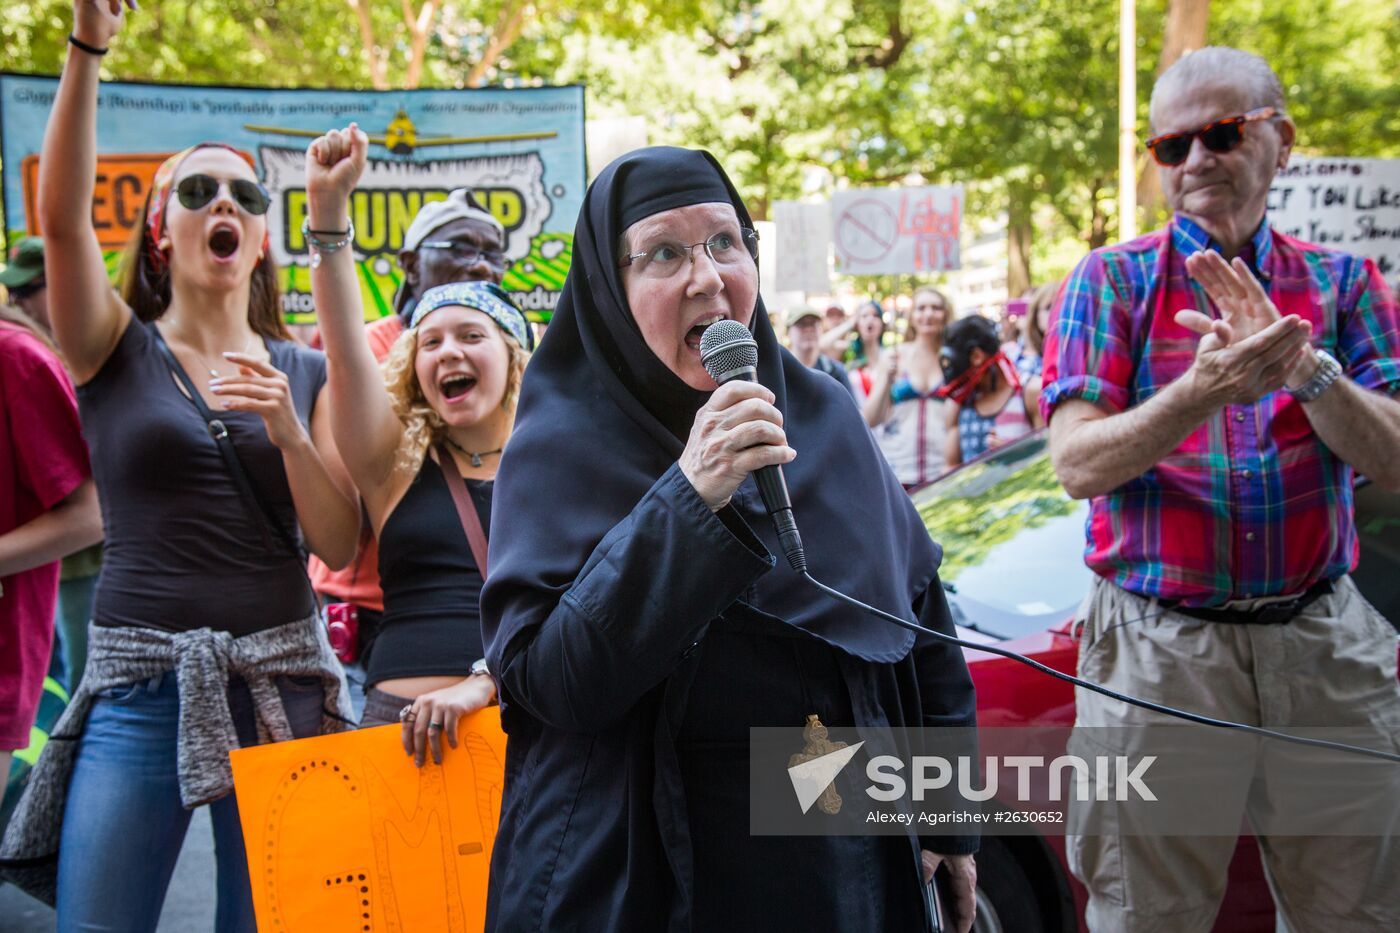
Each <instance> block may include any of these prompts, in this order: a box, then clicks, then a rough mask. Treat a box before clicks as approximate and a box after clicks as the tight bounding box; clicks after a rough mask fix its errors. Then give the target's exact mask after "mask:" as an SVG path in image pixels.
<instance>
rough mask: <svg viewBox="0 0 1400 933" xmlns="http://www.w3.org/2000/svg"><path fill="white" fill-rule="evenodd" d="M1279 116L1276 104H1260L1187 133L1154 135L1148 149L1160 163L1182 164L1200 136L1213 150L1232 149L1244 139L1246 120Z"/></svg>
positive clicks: (1148, 143) (1251, 121)
mask: <svg viewBox="0 0 1400 933" xmlns="http://www.w3.org/2000/svg"><path fill="white" fill-rule="evenodd" d="M1277 115H1278V111H1277V110H1276V109H1274V108H1273V107H1260V108H1259V109H1258V110H1251V111H1249V113H1244V114H1240V115H1239V116H1238V117H1228V118H1226V119H1224V120H1216V121H1215V122H1214V123H1207V124H1206V125H1205V126H1203V127H1201V128H1200V129H1198V130H1191V131H1190V132H1188V133H1165V134H1163V135H1161V136H1154V137H1152V138H1151V139H1149V140H1148V141H1147V149H1148V151H1149V152H1151V153H1152V158H1154V159H1156V160H1157V164H1158V165H1165V166H1168V167H1171V166H1176V165H1180V164H1181V163H1183V162H1185V161H1186V157H1187V156H1189V155H1190V154H1191V143H1192V142H1193V141H1194V140H1195V139H1196V137H1198V136H1199V137H1200V139H1201V144H1202V145H1203V146H1205V147H1206V148H1207V149H1209V150H1210V151H1211V152H1230V151H1231V150H1233V149H1238V148H1239V145H1240V143H1242V142H1244V125H1245V124H1246V123H1254V122H1255V121H1257V120H1267V119H1269V118H1270V117H1273V116H1277Z"/></svg>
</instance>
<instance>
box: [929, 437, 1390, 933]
mask: <svg viewBox="0 0 1400 933" xmlns="http://www.w3.org/2000/svg"><path fill="white" fill-rule="evenodd" d="M913 500H914V505H915V506H916V507H917V508H918V509H919V513H920V515H922V517H923V520H924V524H925V526H926V527H927V528H928V530H929V534H930V535H931V536H932V537H933V539H934V540H935V541H937V542H938V543H939V544H941V545H942V546H943V567H942V569H941V571H940V573H941V575H942V578H943V582H944V585H945V586H946V588H947V589H948V602H949V604H950V606H951V607H952V611H953V616H954V619H955V620H956V621H957V623H958V626H959V629H960V634H961V635H962V636H963V637H964V638H966V639H968V640H970V641H987V642H995V643H996V644H997V645H999V646H1001V647H1003V648H1007V649H1010V650H1012V651H1016V652H1018V653H1020V654H1023V655H1027V656H1029V657H1031V658H1034V659H1035V660H1037V661H1040V662H1041V663H1042V664H1045V665H1047V666H1049V667H1052V668H1054V669H1056V670H1060V671H1065V672H1066V673H1071V674H1072V673H1074V672H1075V664H1076V659H1077V658H1078V651H1079V643H1078V639H1077V638H1076V636H1075V633H1074V632H1073V631H1072V628H1071V623H1072V620H1073V617H1074V614H1075V611H1076V610H1077V609H1078V608H1079V604H1080V602H1081V601H1082V600H1083V598H1084V596H1085V594H1087V593H1088V591H1089V584H1090V582H1091V572H1090V571H1089V569H1088V568H1087V567H1086V566H1085V565H1084V560H1083V553H1084V521H1085V517H1086V516H1087V514H1088V503H1087V502H1084V501H1075V500H1073V499H1070V498H1069V496H1068V495H1066V493H1065V491H1064V489H1063V488H1061V486H1060V483H1059V480H1058V479H1056V477H1055V471H1054V469H1053V468H1052V466H1051V463H1050V452H1049V448H1048V445H1047V443H1046V437H1045V434H1044V432H1040V433H1037V434H1034V435H1031V436H1030V437H1026V438H1023V439H1021V440H1019V441H1017V442H1015V443H1013V444H1010V445H1008V446H1006V447H1003V448H1001V449H999V450H997V451H994V452H992V453H990V454H988V455H987V456H985V457H982V458H980V459H978V460H976V461H973V462H972V463H970V464H968V465H966V466H964V467H962V468H961V469H958V470H955V471H954V472H952V473H949V474H948V475H946V476H943V477H941V478H939V479H937V480H935V481H934V482H933V483H931V484H929V485H927V486H925V487H923V488H922V489H919V490H917V491H916V492H914V493H913ZM1356 522H1357V527H1358V529H1359V531H1360V535H1361V561H1360V564H1359V566H1358V567H1357V570H1356V572H1355V574H1354V578H1355V580H1356V583H1357V585H1358V586H1359V588H1360V589H1361V592H1362V593H1363V594H1365V596H1366V598H1367V599H1368V600H1369V601H1370V602H1371V604H1372V605H1374V606H1375V607H1376V608H1377V609H1379V610H1380V612H1381V614H1382V615H1384V616H1385V617H1386V618H1387V619H1389V620H1391V622H1392V624H1395V623H1397V620H1400V495H1396V494H1393V493H1387V492H1384V491H1382V490H1380V489H1378V488H1376V487H1375V486H1371V485H1367V484H1365V483H1362V484H1360V485H1359V486H1358V487H1357V492H1356ZM967 662H968V667H969V669H970V670H971V672H972V679H973V681H974V682H975V683H976V685H977V710H978V716H977V719H978V722H979V724H981V725H983V726H1030V725H1042V726H1043V725H1055V726H1069V725H1072V724H1073V722H1074V688H1073V687H1072V686H1071V685H1069V684H1067V683H1064V682H1063V681H1059V680H1055V679H1054V678H1051V677H1048V676H1046V675H1044V674H1041V673H1039V672H1037V671H1034V670H1031V669H1030V668H1028V667H1026V666H1024V665H1022V664H1019V663H1017V662H1015V661H1011V660H1009V659H1006V658H1001V657H997V656H995V655H990V654H986V653H984V652H979V651H968V652H967ZM1087 897H1088V895H1087V892H1086V891H1085V889H1084V887H1083V885H1081V884H1080V883H1079V882H1078V881H1077V880H1076V879H1075V878H1074V877H1073V876H1071V875H1070V873H1069V868H1068V865H1067V863H1066V861H1065V843H1064V838H1063V837H1062V836H988V837H984V838H983V840H982V850H981V852H980V853H979V854H978V856H977V924H976V926H975V927H974V930H976V931H980V933H1001V931H1006V933H1069V931H1075V930H1081V929H1084V905H1085V902H1086V900H1087ZM1215 930H1216V931H1242V933H1243V931H1259V933H1273V930H1274V908H1273V901H1272V899H1271V898H1270V895H1269V888H1268V884H1267V883H1266V881H1265V880H1264V872H1263V869H1262V867H1261V865H1260V862H1259V850H1258V846H1257V845H1256V843H1255V841H1254V839H1253V837H1250V836H1242V837H1241V838H1240V842H1239V845H1238V847H1237V848H1236V850H1235V856H1234V861H1233V862H1232V863H1231V865H1230V876H1229V886H1228V888H1227V890H1226V892H1225V900H1224V902H1223V903H1222V904H1221V907H1220V913H1219V915H1218V917H1217V918H1216V923H1215Z"/></svg>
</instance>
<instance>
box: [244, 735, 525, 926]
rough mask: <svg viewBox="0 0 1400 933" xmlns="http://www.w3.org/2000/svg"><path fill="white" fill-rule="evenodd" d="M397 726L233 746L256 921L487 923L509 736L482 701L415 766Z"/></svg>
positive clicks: (300, 923) (279, 923)
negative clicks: (438, 759)
mask: <svg viewBox="0 0 1400 933" xmlns="http://www.w3.org/2000/svg"><path fill="white" fill-rule="evenodd" d="M399 735H400V728H399V727H398V726H380V727H378V728H374V729H361V730H358V731H354V732H342V733H339V734H337V735H326V736H319V737H317V738H311V739H300V740H297V741H294V742H276V743H273V744H269V745H259V746H256V747H253V748H243V749H238V750H236V751H234V752H231V753H230V759H231V761H232V763H233V779H234V785H235V787H236V788H237V793H238V814H239V818H240V819H241V820H242V823H243V841H244V844H245V847H246V848H247V852H248V877H249V879H250V880H251V882H252V888H253V907H254V910H255V911H256V913H257V920H258V929H259V930H262V931H264V933H320V931H322V930H364V931H368V930H387V931H390V933H398V931H402V933H410V931H415V930H440V931H442V933H467V931H474V930H480V929H482V927H483V926H484V925H485V923H486V879H487V874H488V870H489V867H490V865H491V847H492V844H493V843H494V841H495V838H496V827H497V824H498V823H499V821H500V809H501V791H502V788H503V786H504V784H505V753H506V752H505V750H506V739H505V733H503V732H502V731H501V717H500V711H499V709H498V708H496V707H488V708H486V709H484V710H481V711H479V712H477V713H474V714H473V715H471V716H470V717H467V718H465V719H463V720H462V721H461V722H459V723H458V725H457V738H458V744H457V748H455V749H454V748H451V747H450V746H449V745H448V743H447V741H446V740H445V739H444V741H443V743H442V744H443V758H442V764H441V765H435V764H433V763H432V759H431V758H429V759H428V761H427V762H426V763H425V764H424V765H423V767H422V768H417V767H415V766H414V764H413V759H412V758H410V757H409V756H408V755H406V754H405V753H404V750H403V746H402V745H401V744H400V740H399Z"/></svg>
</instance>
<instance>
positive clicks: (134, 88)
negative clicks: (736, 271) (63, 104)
mask: <svg viewBox="0 0 1400 933" xmlns="http://www.w3.org/2000/svg"><path fill="white" fill-rule="evenodd" d="M57 86H58V82H57V80H56V79H53V78H45V77H35V76H27V75H13V74H0V140H2V141H3V142H2V143H0V155H3V159H4V193H5V230H6V235H7V237H10V238H13V237H14V236H16V235H19V234H23V233H36V234H42V232H43V231H42V230H41V229H40V228H39V223H38V211H37V198H38V177H39V164H38V162H39V151H40V149H41V147H42V143H43V135H44V127H45V125H46V123H47V122H48V115H49V109H50V107H51V106H52V105H53V99H54V93H55V91H56V89H57ZM351 120H354V121H356V122H358V123H359V124H360V127H361V128H362V129H363V130H365V131H366V132H367V133H368V134H369V136H370V155H369V164H368V166H367V167H366V170H365V174H364V177H363V178H362V180H361V182H360V187H359V188H358V189H357V190H356V192H355V195H354V197H353V199H352V201H351V205H350V206H351V211H350V216H351V220H352V221H353V222H354V224H355V242H354V250H355V254H356V261H357V267H358V271H359V277H360V282H361V287H362V291H363V296H364V306H365V316H366V318H367V319H374V318H378V317H382V316H384V315H386V314H389V313H390V312H391V311H392V309H393V297H394V292H395V290H396V289H397V288H398V285H399V281H400V271H399V268H398V265H397V263H396V262H395V257H396V256H397V254H398V250H399V248H400V246H401V245H402V244H403V234H404V231H405V230H406V229H407V228H408V225H409V224H410V223H411V222H412V220H413V217H414V215H415V214H416V213H417V212H418V209H419V208H420V207H421V206H422V205H423V204H424V203H426V202H429V201H434V200H440V199H442V198H445V197H446V196H447V193H448V191H450V190H451V189H453V188H458V187H467V188H471V189H473V190H474V191H475V192H476V194H477V196H478V197H479V198H480V199H481V201H482V202H483V203H484V204H485V205H486V206H487V208H488V209H489V210H490V211H491V212H492V213H493V214H494V215H495V216H496V218H497V219H498V220H500V221H501V224H502V225H503V226H504V227H505V229H506V236H507V243H506V260H507V263H508V268H507V271H506V275H505V281H504V282H503V285H504V287H505V289H506V290H507V291H509V292H510V293H511V294H512V296H513V297H514V298H515V300H516V302H517V303H518V304H519V305H520V306H521V307H522V308H523V309H524V310H525V311H526V312H527V313H529V314H530V315H531V317H533V318H534V319H535V320H538V321H547V320H548V319H549V316H550V314H551V313H552V311H553V308H554V304H555V302H556V301H557V300H558V298H559V291H560V289H561V288H562V286H563V283H564V277H565V275H566V274H567V273H568V271H569V262H570V259H571V258H572V243H573V229H574V221H575V218H576V217H577V215H578V211H579V208H580V206H581V205H582V203H583V191H584V185H585V164H584V112H583V88H582V87H579V86H568V87H541V88H523V89H511V90H507V89H501V88H487V89H473V90H460V91H458V90H453V91H436V90H417V91H383V92H377V91H323V90H297V89H275V88H227V87H195V86H180V85H159V84H130V83H122V82H105V83H103V84H102V86H101V88H100V89H99V91H98V110H97V142H98V167H97V178H96V179H95V183H96V189H95V191H94V196H93V225H94V226H95V227H96V229H97V234H98V239H99V242H100V243H101V245H102V249H103V251H104V252H105V253H107V256H108V265H109V267H110V268H113V269H115V265H116V262H115V260H116V255H117V253H118V252H119V251H120V250H121V247H122V245H123V244H124V243H125V242H126V238H127V235H128V234H129V232H130V230H131V227H132V225H133V224H134V223H135V221H136V217H137V215H138V212H139V210H140V208H141V207H142V205H143V204H144V203H145V199H146V195H147V193H148V191H149V188H150V182H151V178H152V176H153V175H154V174H155V170H156V168H157V167H158V166H159V165H160V163H161V161H162V160H164V158H165V157H166V156H167V155H169V154H170V153H172V152H178V151H180V150H181V149H184V148H185V147H187V146H190V145H193V144H194V143H198V142H201V141H204V140H218V141H220V142H224V143H228V144H229V145H231V146H233V147H235V148H236V149H238V150H240V151H242V152H246V153H247V154H248V155H249V156H250V157H251V158H252V159H253V162H254V165H255V166H256V170H257V173H258V176H259V178H260V179H261V180H262V182H263V184H264V185H265V186H266V187H267V189H268V191H269V192H270V193H271V195H272V207H271V209H270V210H269V212H268V227H269V233H270V237H271V242H272V256H273V258H274V259H275V260H276V261H277V263H278V265H279V266H280V267H281V275H280V283H281V286H282V291H283V308H284V310H285V311H286V313H287V321H288V322H289V323H294V324H305V323H313V322H314V320H315V315H314V309H313V307H312V303H311V276H310V261H309V260H310V256H309V254H308V252H307V248H306V242H305V239H304V238H303V236H302V233H301V224H302V221H303V220H304V219H305V217H306V209H307V207H306V185H305V175H306V172H305V162H304V159H305V155H304V154H305V149H306V146H307V144H308V143H310V141H311V139H313V138H314V137H316V136H318V135H320V134H321V133H323V132H325V131H326V130H327V129H330V128H332V127H340V126H344V125H345V124H347V123H349V122H350V121H351Z"/></svg>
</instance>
